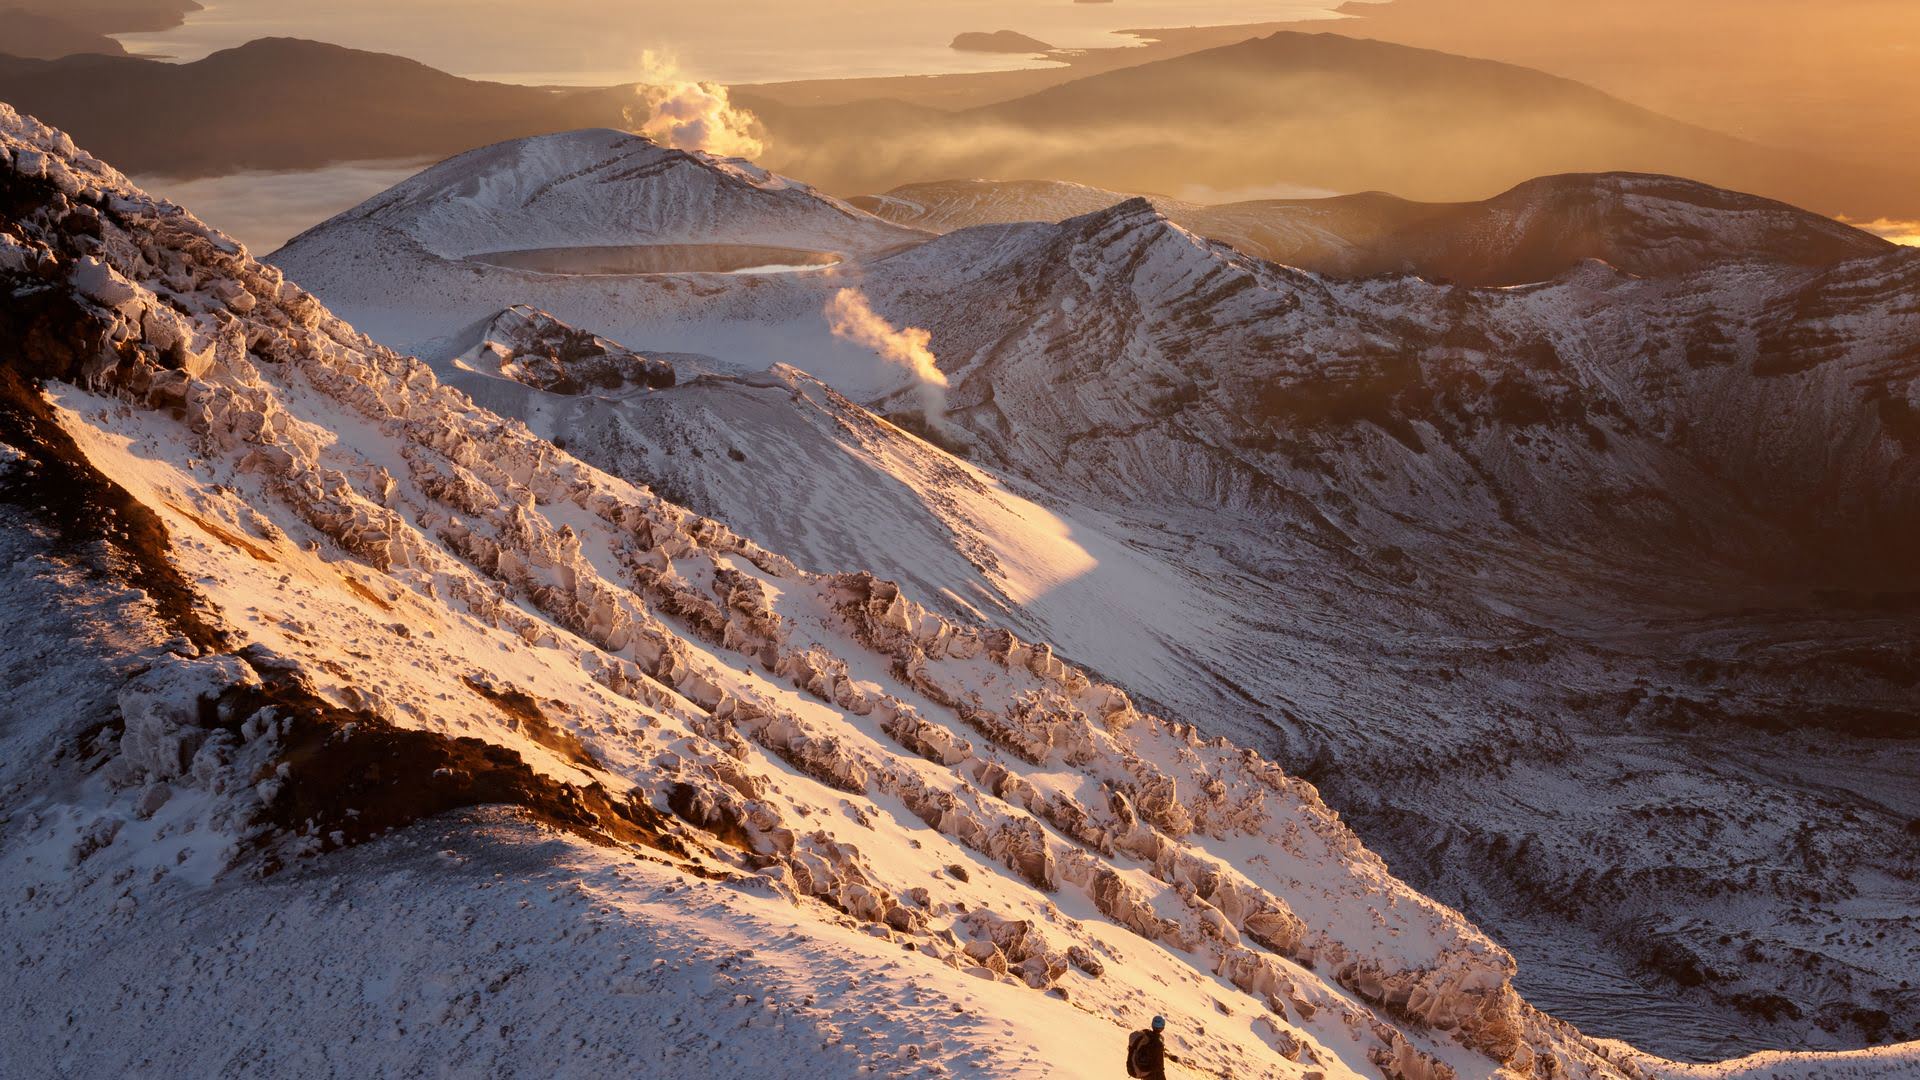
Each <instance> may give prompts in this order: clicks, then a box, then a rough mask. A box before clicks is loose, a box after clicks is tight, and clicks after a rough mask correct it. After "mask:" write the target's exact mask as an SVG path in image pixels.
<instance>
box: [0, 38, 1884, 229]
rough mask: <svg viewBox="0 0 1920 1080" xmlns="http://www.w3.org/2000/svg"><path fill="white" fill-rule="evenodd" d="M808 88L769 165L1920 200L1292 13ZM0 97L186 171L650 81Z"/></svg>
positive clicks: (581, 122)
mask: <svg viewBox="0 0 1920 1080" xmlns="http://www.w3.org/2000/svg"><path fill="white" fill-rule="evenodd" d="M796 96H798V97H804V96H805V95H798V94H795V93H793V92H783V93H775V92H774V91H772V90H767V91H756V90H755V89H754V88H751V87H746V88H741V89H740V90H738V91H737V92H736V94H735V100H736V102H737V103H739V104H741V105H743V106H746V107H749V108H751V109H752V110H753V111H755V112H756V114H757V115H759V116H760V118H761V119H762V120H763V121H764V123H765V125H766V127H767V130H768V132H769V135H770V142H769V147H768V150H767V152H766V154H765V155H764V158H763V164H766V165H767V166H768V167H770V168H773V169H775V170H777V171H779V172H782V173H784V174H786V175H791V176H797V177H801V178H803V179H805V180H807V181H808V182H810V183H812V184H814V185H815V186H817V187H820V188H821V189H823V190H827V191H832V192H836V193H843V194H855V193H861V192H873V191H884V190H887V189H890V188H893V187H896V186H898V185H900V184H905V183H916V182H925V181H940V180H948V179H952V178H956V177H999V178H1017V177H1025V176H1034V177H1046V178H1048V179H1054V180H1068V181H1075V182H1079V183H1084V184H1087V185H1091V186H1094V187H1101V188H1107V189H1111V190H1115V191H1144V192H1159V193H1162V194H1166V195H1169V196H1172V197H1175V198H1187V199H1188V200H1189V201H1201V202H1210V201H1218V198H1220V197H1222V196H1221V195H1220V194H1219V193H1229V194H1228V195H1227V196H1225V197H1231V194H1230V193H1233V192H1244V191H1247V190H1248V189H1250V188H1251V189H1271V188H1276V187H1277V188H1285V189H1287V190H1291V191H1300V190H1319V191H1333V192H1355V191H1391V192H1393V193H1395V194H1396V195H1399V196H1401V197H1403V198H1410V199H1417V200H1425V201H1457V200H1462V199H1481V198H1485V197H1486V196H1487V195H1488V194H1490V193H1492V192H1496V191H1501V190H1505V189H1507V188H1509V187H1512V186H1513V185H1515V184H1518V183H1520V182H1522V181H1525V180H1528V179H1531V178H1534V177H1538V176H1545V175H1551V174H1556V173H1565V172H1593V171H1618V170H1630V171H1642V172H1656V173H1664V174H1673V175H1682V176H1688V177H1692V178H1695V179H1699V180H1703V181H1707V182H1709V183H1713V184H1716V185H1718V186H1722V187H1728V188H1733V189H1736V190H1741V191H1751V192H1754V193H1756V194H1759V195H1763V196H1767V197H1770V198H1776V199H1782V200H1785V201H1787V202H1791V203H1794V204H1795V205H1799V206H1806V207H1810V208H1812V209H1816V210H1821V211H1824V212H1828V213H1846V214H1848V215H1851V216H1853V217H1883V216H1884V217H1894V218H1904V217H1920V195H1915V194H1914V193H1915V192H1917V191H1920V180H1916V179H1915V178H1913V177H1910V176H1907V175H1904V174H1900V173H1896V172H1892V171H1887V170H1878V169H1876V168H1874V167H1872V166H1856V165H1848V166H1846V167H1844V168H1843V167H1837V166H1834V165H1833V164H1832V163H1830V162H1826V161H1823V160H1821V159H1818V158H1816V157H1813V156H1811V155H1808V154H1804V153H1798V152H1795V151H1792V150H1788V149H1778V148H1772V147H1764V146H1759V145H1755V144H1753V143H1748V142H1744V141H1742V140H1740V139H1737V138H1733V137H1731V136H1727V135H1723V134H1719V133H1716V132H1712V131H1707V130H1705V129H1702V128H1698V127H1694V126H1691V125H1688V124H1683V123H1680V122H1678V121H1675V120H1672V119H1669V118H1666V117H1663V116H1660V115H1657V114H1655V113H1652V112H1649V111H1647V110H1645V109H1641V108H1637V107H1634V106H1632V105H1629V104H1627V103H1625V102H1623V101H1620V100H1619V99H1617V98H1613V97H1610V96H1608V95H1606V94H1603V93H1601V92H1599V91H1597V90H1594V89H1592V88H1591V87H1587V86H1583V85H1581V84H1579V83H1575V82H1570V81H1568V80H1565V79H1560V78H1556V77H1554V76H1551V75H1547V74H1543V73H1541V72H1539V71H1534V70H1530V69H1527V68H1520V67H1513V66H1510V65H1505V64H1497V63H1492V62H1489V61H1482V60H1470V59H1466V58H1463V57H1459V56H1452V55H1448V54H1445V53H1437V52H1430V51H1426V50H1420V49H1411V48H1407V47H1404V46H1400V45H1390V44H1385V43H1381V42H1374V41H1361V40H1355V39H1351V38H1345V37H1340V36H1338V35H1333V34H1302V33H1291V32H1288V33H1277V34H1273V35H1271V36H1268V37H1264V38H1259V39H1255V40H1250V41H1244V42H1240V43H1238V44H1233V45H1227V46H1223V47H1218V48H1210V49H1206V50H1203V51H1199V52H1194V53H1189V54H1186V55H1182V56H1177V57H1175V58H1173V59H1169V60H1162V61H1158V62H1154V63H1145V64H1140V65H1136V66H1133V67H1127V68H1122V69H1120V70H1115V71H1107V72H1104V73H1101V74H1095V75H1091V76H1087V77H1085V78H1080V79H1076V80H1073V81H1071V82H1068V83H1065V84H1062V85H1057V86H1053V87H1050V88H1048V89H1044V90H1041V91H1039V92H1037V93H1032V94H1028V95H1025V96H1022V97H1019V98H1016V99H1014V100H1010V101H1000V102H996V103H993V104H989V105H985V106H979V107H972V108H966V109H961V110H958V111H949V110H946V109H942V108H937V107H933V106H929V105H923V104H911V103H906V102H900V101H888V100H875V101H859V102H853V103H842V104H834V105H819V106H808V105H795V104H791V103H789V102H790V101H791V100H792V99H793V98H795V97H796ZM0 100H5V101H9V102H12V103H14V104H15V105H17V106H18V107H20V108H22V109H24V110H26V111H28V112H31V113H34V114H36V115H40V116H44V117H47V118H48V119H49V120H51V121H53V122H56V123H58V124H60V125H61V126H62V127H64V128H65V129H67V130H70V131H73V132H75V133H76V137H77V138H79V139H81V140H82V141H83V142H84V143H85V144H87V145H89V146H94V147H97V148H99V151H100V152H101V153H104V154H107V155H108V156H110V157H111V158H112V159H113V160H115V161H118V162H120V163H121V164H122V166H123V167H126V168H129V169H133V170H135V171H137V172H143V173H159V174H165V175H172V176H203V175H214V174H222V173H228V172H233V171H237V170H243V169H277V168H288V169H291V168H307V167H313V166H318V165H322V164H326V163H329V162H336V161H342V160H353V159H373V158H423V157H434V156H444V155H449V154H453V153H457V152H459V151H462V150H465V149H468V148H470V147H473V146H476V145H480V144H484V143H488V142H493V141H498V140H501V139H508V138H517V137H521V136H526V135H534V134H541V133H546V132H553V131H560V130H567V129H572V128H580V127H599V126H620V125H623V124H625V123H626V122H627V119H626V112H627V108H628V106H630V105H632V104H633V103H634V97H633V95H632V94H631V92H630V91H629V90H627V89H624V88H609V89H599V90H592V89H588V90H581V89H564V90H563V89H549V88H537V87H525V86H511V85H505V84H498V83H486V82H478V81H474V80H470V79H462V78H457V77H455V76H451V75H447V74H445V73H442V72H438V71H435V70H433V69H431V68H427V67H425V66H423V65H420V64H417V63H414V62H412V61H409V60H404V59H401V58H398V57H392V56H385V55H381V54H375V53H365V52H358V51H355V50H350V49H343V48H338V47H335V46H328V45H322V44H318V43H315V42H304V41H294V40H285V39H268V40H262V41H256V42H253V43H251V44H248V45H245V46H242V47H240V48H237V49H231V50H226V51H224V52H220V53H215V54H213V55H211V56H209V57H207V58H205V59H203V60H199V61H196V62H194V63H190V64H181V65H175V64H167V63H162V62H159V61H152V60H143V59H134V58H130V57H118V58H112V57H99V56H72V57H67V58H65V59H61V60H55V61H34V60H22V59H0ZM240 102H245V103H246V107H245V108H241V107H238V104H237V103H240Z"/></svg>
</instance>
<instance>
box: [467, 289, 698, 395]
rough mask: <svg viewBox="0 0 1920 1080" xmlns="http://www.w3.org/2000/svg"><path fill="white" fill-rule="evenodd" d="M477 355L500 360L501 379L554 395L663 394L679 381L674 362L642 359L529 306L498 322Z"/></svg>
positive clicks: (503, 315)
mask: <svg viewBox="0 0 1920 1080" xmlns="http://www.w3.org/2000/svg"><path fill="white" fill-rule="evenodd" d="M477 355H482V356H486V357H489V358H492V359H493V360H495V361H497V362H498V364H499V373H500V374H501V375H503V376H505V377H507V378H510V379H513V380H515V381H516V382H522V383H525V384H526V385H528V386H531V387H534V388H535V389H538V390H545V391H547V392H549V393H553V394H590V393H617V392H620V391H623V390H632V389H649V390H659V389H664V388H666V387H669V386H672V385H673V383H674V370H673V363H672V361H670V360H663V359H658V358H655V357H651V356H642V355H640V354H639V353H636V352H634V351H632V350H631V349H627V348H625V347H624V346H621V345H618V344H616V343H614V342H611V341H608V340H607V339H605V338H602V337H596V336H595V335H593V334H590V333H588V332H587V331H585V330H580V329H576V328H575V327H571V326H568V325H567V324H566V323H563V322H561V321H560V320H558V319H556V318H554V317H553V316H551V315H548V314H547V313H546V312H544V311H539V310H536V309H534V308H529V307H524V306H518V307H513V308H509V309H507V310H506V311H503V312H501V313H500V315H499V316H498V317H497V318H495V319H494V320H493V323H492V324H491V325H489V326H488V327H487V332H486V336H485V338H484V340H483V341H482V342H481V344H480V346H479V349H478V352H477Z"/></svg>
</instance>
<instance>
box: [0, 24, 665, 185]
mask: <svg viewBox="0 0 1920 1080" xmlns="http://www.w3.org/2000/svg"><path fill="white" fill-rule="evenodd" d="M0 101H6V102H8V103H10V104H12V105H14V106H15V107H16V108H18V109H20V110H21V111H23V112H28V113H32V114H34V115H37V116H44V117H46V118H48V120H49V121H52V122H55V123H58V124H60V125H61V126H62V127H63V128H64V129H66V130H68V131H71V132H73V134H74V137H75V138H77V139H80V140H81V141H82V142H84V143H85V144H86V145H88V146H92V147H95V148H96V149H97V151H98V152H99V153H101V154H105V155H107V156H109V157H110V158H112V159H113V160H114V161H116V162H118V163H119V164H120V165H121V167H123V168H126V169H129V170H132V171H135V172H143V173H162V174H166V175H169V176H212V175H220V174H224V173H231V172H237V171H241V170H246V169H298V168H309V167H313V166H317V165H323V164H327V163H329V162H335V161H346V160H362V159H380V158H413V159H419V158H423V157H424V158H432V157H440V156H446V155H449V154H456V153H459V152H460V151H463V150H467V149H470V148H472V147H474V146H479V145H482V144H485V143H490V142H497V141H499V140H501V139H508V138H517V137H520V136H524V135H538V134H543V133H546V132H551V131H562V130H567V129H571V128H580V127H596V126H605V125H618V124H621V123H624V122H625V109H626V107H627V105H629V104H631V103H632V101H633V95H632V93H631V91H630V90H627V89H623V88H615V89H604V90H550V89H544V88H539V87H530V86H512V85H507V84H504V83H487V82H477V81H475V80H472V79H462V78H457V77H455V76H452V75H448V74H446V73H444V72H440V71H436V70H434V69H433V68H430V67H427V66H426V65H424V64H420V63H416V62H414V61H412V60H407V59H404V58H402V57H398V56H388V55H385V54H382V53H369V52H362V51H359V50H355V49H345V48H341V47H339V46H335V45H323V44H320V43H318V42H313V41H299V40H293V39H286V38H268V39H263V40H260V41H254V42H250V43H249V44H246V45H243V46H240V47H239V48H235V49H226V50H223V51H221V52H216V53H214V54H212V55H211V56H208V57H206V58H204V59H201V60H196V61H194V62H192V63H189V64H171V63H164V62H161V61H157V60H146V59H136V58H133V57H108V56H69V57H66V58H65V59H61V60H21V59H15V58H7V57H0Z"/></svg>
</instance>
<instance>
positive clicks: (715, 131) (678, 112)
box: [627, 50, 766, 159]
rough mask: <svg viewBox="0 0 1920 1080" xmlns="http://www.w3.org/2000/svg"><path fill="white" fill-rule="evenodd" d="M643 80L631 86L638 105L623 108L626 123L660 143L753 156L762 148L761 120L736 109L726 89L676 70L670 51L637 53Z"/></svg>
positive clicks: (721, 153)
mask: <svg viewBox="0 0 1920 1080" xmlns="http://www.w3.org/2000/svg"><path fill="white" fill-rule="evenodd" d="M640 68H641V73H642V78H644V79H645V80H646V81H645V82H644V83H643V84H642V85H640V86H636V87H634V92H635V93H636V94H638V95H639V96H640V101H641V105H639V106H635V107H630V108H628V109H627V126H629V127H631V128H632V129H633V130H635V131H637V132H639V133H640V134H642V135H645V136H646V137H647V138H649V139H652V140H653V141H654V142H657V143H659V144H660V145H662V146H671V147H673V148H675V149H677V150H704V151H706V152H707V153H709V154H718V155H720V156H722V157H737V158H748V159H752V158H756V157H759V156H760V154H761V152H762V151H763V150H765V149H766V133H765V130H764V129H763V128H762V127H761V126H760V120H759V118H758V117H756V116H754V115H753V113H751V112H748V111H747V110H746V109H740V108H735V107H734V104H733V101H732V100H731V98H730V97H729V96H728V92H727V88H726V87H725V86H722V85H721V84H719V83H716V82H701V81H696V80H693V79H689V78H686V77H684V76H683V75H681V74H680V71H679V66H678V65H677V64H676V63H675V62H674V60H673V58H672V57H671V56H668V55H665V54H662V53H655V52H653V51H651V50H649V51H647V52H645V53H643V54H641V57H640Z"/></svg>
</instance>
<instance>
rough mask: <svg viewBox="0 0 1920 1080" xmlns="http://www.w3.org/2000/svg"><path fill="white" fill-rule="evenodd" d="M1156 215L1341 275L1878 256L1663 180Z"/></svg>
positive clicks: (931, 224)
mask: <svg viewBox="0 0 1920 1080" xmlns="http://www.w3.org/2000/svg"><path fill="white" fill-rule="evenodd" d="M1126 198H1127V196H1125V195H1121V194H1118V193H1115V192H1109V191H1101V190H1099V189H1097V188H1089V187H1086V186H1084V185H1080V184H1068V183H1062V182H1058V181H993V180H973V181H943V182H938V183H928V184H911V185H908V186H906V187H903V188H899V189H896V190H894V191H891V192H888V193H887V194H886V195H879V196H862V197H860V198H857V199H855V200H853V202H854V204H855V205H858V206H860V207H861V208H863V209H866V210H869V211H871V212H872V213H874V214H876V215H878V216H880V217H884V218H886V219H887V220H889V221H893V222H896V223H899V224H901V225H907V226H912V227H916V228H926V229H933V230H935V231H938V232H949V231H953V230H956V229H961V228H967V227H970V226H974V225H985V224H1003V223H1008V222H1016V221H1044V222H1059V221H1064V220H1066V219H1067V218H1071V217H1077V216H1080V215H1082V214H1087V213H1092V212H1094V211H1097V210H1102V209H1105V208H1107V207H1109V206H1112V205H1114V204H1116V203H1120V202H1123V201H1125V200H1126ZM1149 199H1150V201H1151V202H1152V204H1153V205H1154V207H1155V208H1157V209H1158V210H1159V211H1160V212H1161V213H1163V214H1165V215H1167V217H1169V218H1170V219H1171V220H1173V221H1175V222H1178V223H1179V224H1180V225H1182V226H1184V227H1186V228H1188V229H1191V230H1193V231H1194V232H1197V233H1200V234H1201V235H1204V236H1206V237H1208V238H1209V239H1213V240H1217V241H1219V242H1221V243H1224V244H1228V245H1231V246H1232V247H1234V248H1236V249H1237V250H1240V251H1243V252H1245V253H1247V254H1249V255H1256V256H1259V257H1260V258H1263V259H1269V260H1271V261H1274V262H1278V263H1284V264H1286V265H1289V266H1298V267H1302V268H1305V269H1309V270H1315V271H1318V272H1321V273H1326V274H1332V275H1336V276H1340V277H1362V276H1366V275H1370V274H1382V273H1412V274H1419V275H1421V276H1424V277H1429V278H1438V279H1446V280H1452V281H1460V282H1464V283H1468V284H1481V285H1515V284H1524V283H1527V282H1534V281H1544V280H1547V279H1549V278H1553V277H1556V276H1558V275H1560V274H1561V273H1563V272H1565V271H1566V270H1568V269H1570V268H1572V267H1573V266H1575V265H1576V264H1578V263H1579V262H1580V261H1581V260H1583V259H1599V260H1602V261H1605V262H1608V263H1610V264H1613V265H1615V266H1617V267H1619V268H1621V269H1623V270H1625V271H1627V272H1629V273H1632V274H1636V275H1639V276H1643V277H1653V276H1668V275H1673V274H1681V273H1687V272H1691V271H1694V270H1699V269H1701V268H1703V267H1706V266H1709V265H1712V264H1714V263H1717V262H1728V261H1743V260H1752V261H1763V262H1773V263H1782V264H1788V265H1806V266H1827V265H1831V264H1833V263H1836V262H1841V261H1844V260H1846V259H1850V258H1861V257H1868V256H1874V255H1884V254H1886V253H1887V250H1888V248H1887V245H1886V244H1884V243H1883V242H1881V241H1879V240H1878V239H1877V238H1876V237H1874V236H1872V235H1870V234H1868V233H1865V232H1862V231H1860V230H1858V229H1855V228H1852V227H1851V226H1848V225H1844V224H1841V223H1840V222H1837V221H1834V220H1832V219H1830V218H1824V217H1821V216H1820V215H1818V214H1812V213H1808V212H1807V211H1804V210H1800V209H1798V208H1796V207H1792V206H1788V205H1786V204H1784V203H1778V202H1774V201H1773V200H1770V199H1763V198H1758V197H1756V196H1751V195H1742V194H1738V193H1736V192H1731V191H1723V190H1721V189H1719V188H1714V187H1710V186H1708V185H1705V184H1700V183H1695V182H1693V181H1689V180H1681V179H1678V178H1675V177H1670V176H1651V175H1644V174H1637V173H1598V174H1580V175H1568V176H1547V177H1540V178H1538V179H1534V180H1529V181H1527V182H1525V183H1523V184H1520V185H1519V186H1517V187H1515V188H1513V189H1512V190H1511V191H1507V192H1504V193H1502V194H1500V195H1496V196H1494V197H1493V198H1490V199H1487V200H1484V201H1482V202H1476V203H1416V202H1409V201H1407V200H1404V199H1397V198H1394V197H1393V196H1390V195H1385V194H1381V193H1378V192H1371V193H1366V194H1360V195H1347V196H1340V197H1336V198H1326V199H1272V200H1259V201H1252V202H1236V203H1224V204H1219V205H1202V204H1199V203H1191V202H1182V201H1179V200H1176V199H1168V198H1164V197H1161V196H1150V197H1149Z"/></svg>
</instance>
